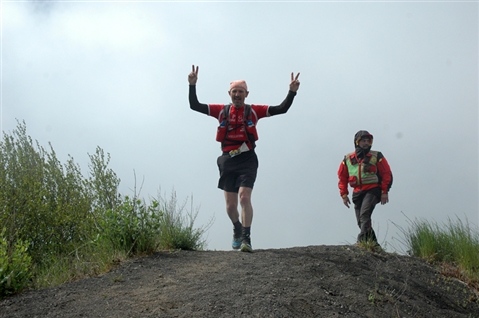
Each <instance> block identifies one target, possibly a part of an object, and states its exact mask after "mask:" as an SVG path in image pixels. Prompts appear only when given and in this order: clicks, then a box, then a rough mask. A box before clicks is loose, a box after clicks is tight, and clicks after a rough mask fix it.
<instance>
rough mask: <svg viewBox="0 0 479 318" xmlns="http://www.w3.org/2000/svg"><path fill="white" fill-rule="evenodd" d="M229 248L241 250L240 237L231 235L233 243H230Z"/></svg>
mask: <svg viewBox="0 0 479 318" xmlns="http://www.w3.org/2000/svg"><path fill="white" fill-rule="evenodd" d="M231 247H232V248H233V249H234V250H239V249H240V248H241V237H235V236H234V235H233V242H232V243H231Z"/></svg>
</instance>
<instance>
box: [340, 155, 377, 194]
mask: <svg viewBox="0 0 479 318" xmlns="http://www.w3.org/2000/svg"><path fill="white" fill-rule="evenodd" d="M354 154H355V153H354V152H352V153H349V154H347V155H346V166H347V167H348V173H349V185H350V186H351V187H357V186H360V185H363V184H375V183H379V176H378V168H377V162H378V152H377V151H373V150H371V151H369V154H371V156H365V157H364V159H363V160H362V161H361V162H359V161H358V159H357V158H356V156H354Z"/></svg>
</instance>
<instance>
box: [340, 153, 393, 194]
mask: <svg viewBox="0 0 479 318" xmlns="http://www.w3.org/2000/svg"><path fill="white" fill-rule="evenodd" d="M346 156H349V157H350V158H351V159H353V160H354V159H355V160H356V161H357V162H358V164H361V163H363V162H364V159H365V158H363V159H361V160H360V159H359V158H358V157H357V155H356V153H355V152H354V153H351V154H349V155H346ZM346 156H345V157H344V160H343V161H342V162H341V164H340V165H339V169H338V178H339V181H338V187H339V194H340V195H341V196H344V195H348V194H349V191H348V184H349V172H348V167H347V164H346V160H347V159H348V158H347V157H346ZM366 157H371V153H368V154H367V155H366ZM377 159H378V161H377V163H376V167H377V171H378V172H377V174H378V176H379V183H373V184H362V185H354V186H353V191H354V192H359V191H366V190H370V189H373V188H376V187H378V186H379V187H380V188H381V193H388V191H389V188H391V185H392V178H393V177H392V172H391V168H390V167H389V163H388V162H387V160H386V158H385V157H384V156H383V154H382V153H381V152H378V158H377Z"/></svg>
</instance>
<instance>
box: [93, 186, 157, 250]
mask: <svg viewBox="0 0 479 318" xmlns="http://www.w3.org/2000/svg"><path fill="white" fill-rule="evenodd" d="M157 207H158V205H157V204H156V202H153V204H152V205H150V206H147V205H146V203H145V202H144V201H142V200H140V199H136V198H133V199H130V198H129V197H128V196H126V197H125V198H124V200H123V202H122V203H121V204H120V205H119V206H117V207H116V208H115V209H110V210H107V212H106V214H105V217H104V219H103V220H102V224H101V228H102V236H103V237H104V238H106V239H108V240H109V241H110V242H111V243H112V245H113V246H114V248H116V249H119V250H122V251H124V252H126V253H127V254H128V255H132V254H137V253H151V252H153V251H155V250H156V248H157V246H158V239H159V229H160V216H161V214H162V213H163V212H162V211H159V210H158V209H157Z"/></svg>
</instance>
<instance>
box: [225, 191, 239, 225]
mask: <svg viewBox="0 0 479 318" xmlns="http://www.w3.org/2000/svg"><path fill="white" fill-rule="evenodd" d="M224 193H225V201H226V213H228V217H229V218H230V220H231V222H233V223H235V222H237V221H238V220H239V212H238V194H237V193H236V192H226V191H224Z"/></svg>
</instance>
